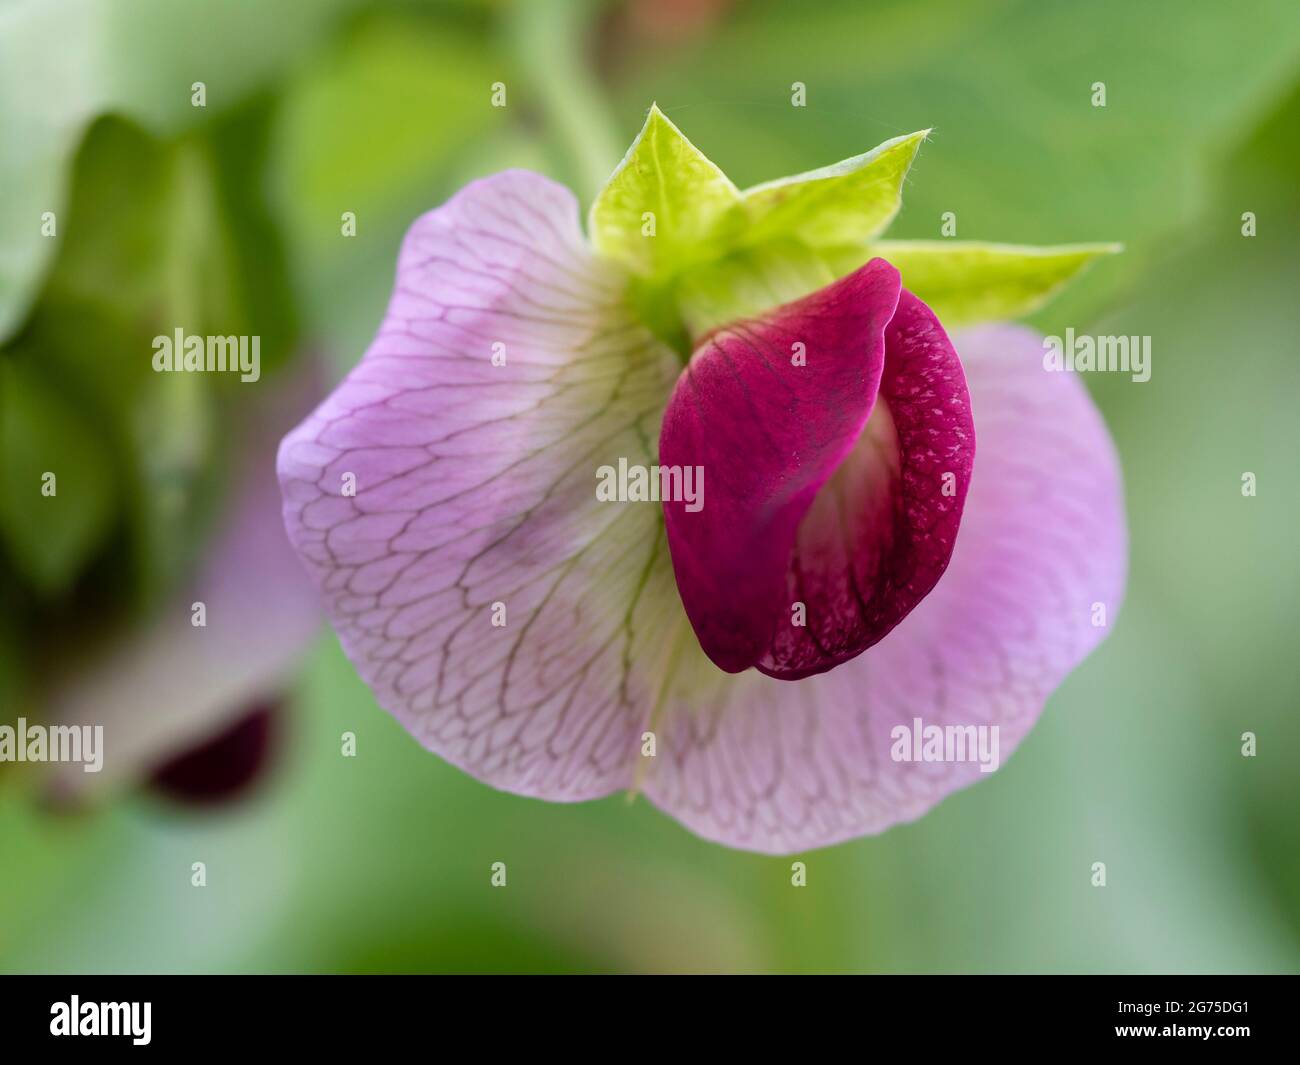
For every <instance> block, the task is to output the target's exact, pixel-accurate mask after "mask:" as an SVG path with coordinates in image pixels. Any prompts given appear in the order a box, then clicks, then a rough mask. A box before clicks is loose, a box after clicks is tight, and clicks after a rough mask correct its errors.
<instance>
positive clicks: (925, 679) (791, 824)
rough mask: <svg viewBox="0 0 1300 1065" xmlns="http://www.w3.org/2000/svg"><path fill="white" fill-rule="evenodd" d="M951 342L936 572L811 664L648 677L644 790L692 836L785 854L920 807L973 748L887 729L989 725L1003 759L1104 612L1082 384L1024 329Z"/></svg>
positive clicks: (1092, 428) (1113, 597) (1101, 522)
mask: <svg viewBox="0 0 1300 1065" xmlns="http://www.w3.org/2000/svg"><path fill="white" fill-rule="evenodd" d="M955 344H956V347H957V350H958V351H959V352H960V353H961V356H962V361H963V365H964V367H965V371H966V378H967V384H968V387H969V391H970V398H971V405H972V409H973V411H974V418H975V431H976V433H977V435H978V438H979V451H978V455H977V457H976V460H975V467H974V471H973V474H972V478H971V485H970V490H969V494H968V496H967V498H966V505H965V512H964V515H963V518H962V525H961V532H960V534H959V535H958V538H957V545H956V550H955V551H954V553H953V556H952V560H951V562H950V563H949V566H948V569H947V572H946V573H945V574H944V576H943V578H942V579H941V580H940V582H939V584H938V585H937V587H936V588H935V589H934V590H933V591H932V592H931V593H930V595H929V596H928V597H927V598H926V599H925V600H924V601H923V602H922V603H921V604H920V605H919V606H918V607H917V608H916V609H915V610H914V611H913V612H912V613H911V614H910V615H909V616H908V617H907V619H906V620H905V621H904V622H903V623H902V624H901V625H899V626H898V627H897V628H896V629H895V630H894V631H893V632H892V633H891V634H890V635H889V636H888V637H886V638H885V639H884V640H883V641H881V642H880V643H879V644H877V645H876V646H875V647H874V648H872V649H871V650H870V651H869V652H868V653H866V654H865V655H862V656H861V657H859V658H857V659H855V660H853V661H852V662H849V663H847V664H845V665H843V666H840V667H839V668H837V669H834V670H832V671H831V672H829V673H825V674H822V675H819V676H816V677H810V678H808V679H806V680H802V681H799V682H798V683H795V684H788V683H783V682H781V681H778V680H773V679H771V678H768V677H764V676H760V675H757V674H755V673H752V672H751V673H746V674H743V675H741V676H739V677H728V678H725V684H719V683H718V682H717V680H716V679H713V678H711V677H710V675H709V673H708V672H707V670H705V669H702V668H700V667H699V664H698V663H696V664H695V665H694V666H693V667H692V668H689V669H686V670H683V671H681V672H679V674H678V677H677V678H676V679H675V680H674V683H673V685H672V687H671V688H670V689H669V690H668V691H667V692H666V693H665V698H664V705H663V707H662V709H661V711H660V713H659V715H658V718H659V720H660V721H661V722H662V724H661V726H660V731H661V733H662V735H661V737H660V742H659V747H658V751H657V755H656V758H655V759H654V761H655V763H656V764H655V765H654V766H653V768H652V769H649V770H648V771H647V772H646V774H645V783H644V791H645V793H646V794H647V795H648V796H649V797H650V799H651V800H652V801H653V802H655V804H656V805H658V806H660V807H661V808H662V809H664V810H665V811H667V812H668V813H670V814H672V815H673V816H674V817H676V818H677V819H678V820H680V821H682V822H683V823H684V824H686V825H687V826H688V827H689V828H691V829H692V830H693V831H695V832H697V833H698V834H700V835H701V836H704V837H706V838H708V839H712V840H717V841H718V842H721V843H726V844H728V845H731V846H735V847H743V848H746V849H750V850H758V851H766V852H771V853H791V852H795V851H801V850H807V849H810V848H813V847H819V846H825V845H827V844H831V843H836V842H839V841H841V840H845V839H850V838H853V837H855V836H859V835H863V834H869V833H875V832H880V831H883V830H884V829H886V828H888V827H889V826H891V825H893V824H896V823H898V822H901V821H907V820H911V819H913V818H915V817H918V816H920V815H921V814H923V813H924V812H926V811H927V810H929V809H930V808H931V807H933V806H934V805H935V804H936V803H937V802H939V801H940V800H941V799H942V798H944V797H945V796H946V795H948V794H950V793H951V792H953V791H955V790H956V789H958V788H961V787H963V786H965V785H967V784H970V783H972V782H973V781H975V780H977V779H979V778H980V777H981V775H982V773H981V770H980V766H979V764H978V762H977V761H968V762H959V763H954V762H905V761H895V760H894V759H893V757H892V755H891V748H892V747H893V737H892V735H891V733H892V730H894V729H895V728H896V727H898V726H902V727H907V728H910V727H912V725H913V722H914V720H915V719H918V718H919V719H920V720H921V721H922V723H923V724H924V725H929V724H934V725H939V726H944V725H953V726H967V725H969V726H975V727H978V726H981V725H985V726H997V727H998V730H999V731H998V733H997V736H998V756H999V760H1000V761H1005V760H1006V758H1007V757H1008V756H1009V755H1010V754H1011V752H1012V751H1013V750H1014V749H1015V747H1016V746H1017V744H1018V743H1019V742H1020V740H1021V739H1022V738H1023V737H1024V735H1025V734H1026V732H1028V730H1029V729H1030V727H1032V725H1033V723H1034V722H1035V721H1036V720H1037V718H1038V715H1039V713H1040V712H1041V711H1042V708H1043V706H1044V704H1045V702H1046V700H1047V698H1048V697H1049V696H1050V695H1051V693H1052V691H1053V690H1054V689H1055V688H1056V687H1057V686H1058V685H1059V684H1060V683H1061V682H1062V680H1064V679H1065V677H1066V676H1067V675H1068V674H1069V673H1070V671H1071V670H1073V669H1074V668H1075V666H1077V665H1078V664H1079V663H1080V662H1081V661H1082V660H1083V659H1084V658H1085V657H1086V656H1087V655H1088V654H1089V652H1090V651H1091V650H1092V649H1093V648H1094V647H1096V645H1097V644H1098V643H1099V642H1100V641H1101V640H1102V639H1103V638H1104V637H1105V635H1106V633H1107V632H1108V631H1109V627H1110V626H1111V625H1113V624H1114V621H1115V617H1116V614H1117V613H1118V610H1119V606H1120V602H1121V599H1122V597H1123V590H1124V579H1125V567H1126V552H1127V546H1126V533H1125V526H1124V515H1123V498H1122V486H1121V482H1120V471H1119V464H1118V460H1117V456H1116V453H1115V448H1114V445H1113V443H1112V442H1111V439H1110V436H1109V434H1108V432H1107V430H1106V427H1105V425H1104V424H1103V422H1102V420H1101V417H1100V415H1099V414H1098V412H1097V410H1096V408H1095V407H1094V406H1093V404H1092V401H1091V399H1090V398H1089V396H1088V393H1087V390H1086V389H1085V388H1084V386H1083V384H1082V383H1081V382H1080V381H1079V380H1078V379H1077V378H1076V377H1074V376H1073V375H1067V374H1057V373H1052V372H1049V371H1046V370H1044V368H1043V365H1042V346H1041V342H1040V339H1039V338H1038V337H1037V336H1036V335H1035V334H1034V333H1033V332H1031V331H1029V330H1027V329H1022V328H1019V327H1013V326H993V327H986V328H982V329H978V330H973V331H971V332H968V333H966V334H964V335H963V336H959V337H957V338H955ZM1098 605H1100V606H1101V607H1102V608H1104V615H1103V614H1102V612H1101V611H1099V610H1098ZM1103 618H1104V624H1097V623H1096V622H1098V621H1099V619H1103ZM698 657H699V658H701V659H702V657H703V656H702V655H701V656H698ZM715 676H716V674H715Z"/></svg>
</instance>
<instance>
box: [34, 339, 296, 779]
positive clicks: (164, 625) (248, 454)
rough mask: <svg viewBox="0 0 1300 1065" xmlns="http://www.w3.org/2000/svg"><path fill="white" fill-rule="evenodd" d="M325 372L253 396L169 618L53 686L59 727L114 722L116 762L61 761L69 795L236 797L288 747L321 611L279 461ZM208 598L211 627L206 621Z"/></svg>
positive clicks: (161, 616) (108, 726) (109, 734)
mask: <svg viewBox="0 0 1300 1065" xmlns="http://www.w3.org/2000/svg"><path fill="white" fill-rule="evenodd" d="M319 376H320V375H319V373H318V371H317V368H316V366H315V365H314V363H313V362H311V361H309V360H304V362H303V364H302V365H301V366H296V367H294V368H293V369H292V370H291V371H290V372H289V374H288V376H287V379H279V380H273V379H267V380H266V381H265V387H266V390H265V391H264V392H263V393H261V394H257V395H255V396H254V397H251V398H250V400H249V401H248V403H247V405H246V406H245V407H244V408H243V409H242V411H241V414H242V416H243V417H242V420H241V422H240V430H241V432H240V434H239V441H240V445H239V447H238V448H237V449H236V451H235V453H234V454H233V455H232V470H231V482H232V483H231V486H230V492H229V498H228V499H227V500H226V506H225V507H224V508H223V514H222V516H221V519H220V521H219V522H218V523H217V525H216V527H215V528H214V530H213V534H212V537H211V540H210V542H209V543H208V544H207V545H206V546H205V550H204V552H203V555H202V558H201V559H200V560H199V564H198V565H197V567H196V571H195V573H194V574H193V575H192V577H191V579H190V580H189V581H188V582H186V583H185V584H184V585H183V586H182V587H180V588H178V589H177V591H176V593H175V594H174V595H172V596H170V597H169V598H168V600H167V601H166V602H165V603H164V604H163V609H162V610H161V611H160V612H159V613H158V615H157V616H156V617H154V618H152V619H151V620H150V621H149V622H148V623H147V624H145V625H143V626H141V627H140V628H139V629H137V630H135V631H132V632H129V633H126V634H123V635H122V636H121V637H120V638H119V639H118V640H116V641H114V642H112V643H110V644H109V645H107V646H105V647H103V648H101V649H100V650H99V653H97V654H95V655H94V656H93V657H92V658H91V659H90V660H89V661H87V662H82V663H78V664H77V668H75V669H69V670H68V671H67V672H66V675H64V676H63V677H61V678H60V681H59V683H58V684H57V685H55V687H54V690H53V691H52V692H51V693H50V694H49V698H48V703H49V705H48V707H47V712H48V715H49V718H50V721H51V723H52V724H56V725H61V726H75V727H94V726H96V725H100V726H102V727H103V730H104V748H105V757H104V765H103V770H102V772H98V773H85V772H83V771H82V767H81V766H80V765H77V764H74V763H61V764H56V765H54V766H52V767H51V769H52V773H51V779H50V781H49V783H48V793H49V797H50V798H51V799H52V800H54V801H55V803H56V804H67V805H77V804H80V803H82V802H85V801H88V800H91V799H94V798H96V797H99V796H101V795H103V794H108V793H111V792H113V791H114V790H119V789H122V788H124V787H128V786H131V785H134V784H136V783H138V782H140V781H141V780H144V781H148V782H149V783H150V784H151V785H152V786H153V787H154V788H155V789H156V790H158V791H160V792H162V793H163V794H165V795H166V796H168V797H169V798H171V799H174V800H177V801H181V802H184V803H187V804H207V803H210V802H214V801H218V800H224V799H227V798H233V797H235V796H237V795H240V794H242V793H244V792H245V791H246V790H247V789H248V787H249V785H251V784H252V783H253V782H254V781H255V780H256V779H257V778H258V777H259V775H260V773H261V771H262V770H263V769H264V768H265V767H266V765H267V763H268V760H269V759H270V758H271V756H272V755H273V754H274V753H275V748H276V746H277V740H278V739H279V736H280V733H281V732H282V729H283V724H282V722H281V721H280V716H281V715H280V713H279V707H280V703H281V701H282V697H283V695H284V694H285V692H286V691H287V690H288V688H289V687H290V684H291V680H292V676H293V674H294V672H295V671H296V669H297V668H298V665H299V663H300V661H301V659H302V656H303V655H304V654H305V653H306V650H307V648H308V646H309V645H310V644H311V642H312V640H313V639H314V638H315V636H316V634H317V632H318V631H319V628H320V611H319V606H318V601H317V598H316V595H315V593H314V589H313V588H312V587H311V585H310V584H309V583H308V581H307V580H306V579H305V577H304V575H303V573H302V570H301V567H300V566H299V564H298V563H297V560H296V559H295V558H294V556H293V552H292V550H291V549H290V546H289V544H288V542H286V540H285V537H284V532H283V528H282V526H281V524H280V522H279V520H278V509H279V500H278V493H277V491H276V483H275V477H274V476H273V475H272V472H271V469H270V466H271V462H272V455H273V454H274V451H275V447H276V444H277V442H278V440H279V437H280V434H281V433H283V432H284V431H285V429H286V427H288V426H292V425H293V424H294V422H295V421H297V420H298V419H299V418H301V417H302V415H303V412H304V411H306V410H308V409H310V407H311V406H312V405H313V404H314V403H315V402H316V401H317V400H319V398H320V396H321V389H320V388H319V386H318V378H319ZM259 387H263V386H259ZM198 605H201V606H202V608H203V625H202V626H201V627H196V626H195V625H193V624H192V619H193V616H194V609H195V607H196V606H198Z"/></svg>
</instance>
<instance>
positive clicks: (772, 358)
mask: <svg viewBox="0 0 1300 1065" xmlns="http://www.w3.org/2000/svg"><path fill="white" fill-rule="evenodd" d="M864 426H865V430H864ZM974 445H975V438H974V432H973V430H972V426H971V417H970V406H969V401H968V397H967V394H966V384H965V380H964V379H963V376H962V370H961V364H960V362H959V361H958V359H957V355H956V353H955V352H954V351H953V349H952V345H951V344H950V343H949V341H948V338H947V336H946V335H945V333H944V331H943V328H942V327H941V326H940V325H939V322H938V320H937V319H936V318H935V317H934V315H933V314H932V313H931V312H930V310H929V309H928V308H927V307H926V306H925V305H924V304H923V303H921V301H920V300H918V299H917V298H916V297H915V296H913V295H911V293H908V292H901V293H900V289H899V282H898V273H897V271H896V270H894V268H893V267H892V266H890V265H889V264H888V263H886V262H885V261H884V260H883V259H875V260H873V261H872V262H870V263H868V264H867V265H866V266H864V267H862V268H861V269H860V270H858V271H857V272H855V273H853V274H850V275H849V276H847V277H845V278H843V279H842V280H840V281H838V282H836V283H835V284H833V285H830V286H828V287H826V288H824V289H822V290H820V291H819V292H816V293H813V294H812V295H811V296H808V297H805V298H804V299H801V300H798V301H796V302H795V303H791V304H788V305H786V306H784V307H781V308H778V309H776V310H774V311H772V312H769V313H768V314H765V315H763V316H761V317H759V318H757V319H755V320H752V321H746V322H740V323H736V324H733V325H729V326H727V327H725V328H724V329H722V330H720V331H719V332H718V333H716V334H714V335H713V336H712V337H710V338H709V339H708V340H707V341H706V342H705V343H704V344H703V345H702V346H701V347H700V349H699V350H698V351H697V352H696V353H695V355H694V356H693V357H692V359H691V362H690V365H689V366H688V368H687V370H686V372H685V373H684V374H683V375H682V378H681V380H680V381H679V382H678V384H677V387H676V389H675V391H674V393H673V398H672V401H671V402H670V403H669V405H668V410H667V412H666V414H665V416H664V429H663V434H662V438H661V443H660V449H661V453H662V462H663V463H664V464H665V465H668V466H673V467H675V466H682V467H686V466H698V467H700V468H701V469H702V470H703V473H704V483H705V493H704V505H703V507H702V508H699V509H697V510H695V511H694V512H692V510H691V509H690V507H689V506H688V505H687V504H686V502H685V501H682V500H676V501H670V502H665V504H664V519H665V523H666V526H667V533H668V543H669V547H670V548H671V551H672V558H673V567H674V570H675V572H676V576H677V586H678V589H679V590H680V592H681V596H682V603H683V605H684V606H685V608H686V613H687V616H688V617H689V618H690V619H691V624H692V625H693V626H694V628H695V632H696V635H697V636H698V637H699V640H700V644H701V646H702V647H703V648H704V650H705V652H706V653H707V654H708V655H709V657H710V658H711V659H712V660H713V661H714V662H715V663H716V664H717V665H718V666H720V667H721V668H722V669H724V670H727V671H728V672H739V671H741V670H744V669H747V668H748V667H750V666H752V665H757V666H758V668H759V669H760V670H762V671H763V672H765V673H768V674H770V675H772V676H774V677H780V678H782V679H787V680H794V679H797V678H799V677H805V676H809V675H811V674H814V673H821V672H825V671H826V670H828V669H831V668H832V667H834V666H836V665H838V664H840V663H842V662H845V661H847V660H849V659H851V658H853V657H855V656H856V655H859V654H861V653H862V652H863V651H864V650H866V649H867V648H868V647H870V646H871V645H872V644H874V643H876V642H877V641H878V640H880V639H882V638H883V637H884V636H885V635H886V634H887V633H888V632H889V631H890V629H892V628H893V627H894V626H895V625H896V624H898V622H899V621H901V620H902V619H903V618H904V617H905V616H906V615H907V613H908V612H909V611H910V610H911V609H912V608H913V607H915V606H916V604H917V603H918V602H920V601H921V599H922V598H924V596H925V595H926V594H927V593H928V592H929V591H930V589H931V588H932V587H934V584H935V582H936V581H937V580H938V579H939V577H940V576H941V575H942V573H943V570H944V567H945V566H946V565H947V563H948V558H949V556H950V555H951V553H952V548H953V544H954V543H955V541H956V536H957V527H958V524H959V522H960V520H961V510H962V502H963V500H964V498H965V495H966V489H967V484H968V481H969V474H970V466H971V462H972V459H973V454H974Z"/></svg>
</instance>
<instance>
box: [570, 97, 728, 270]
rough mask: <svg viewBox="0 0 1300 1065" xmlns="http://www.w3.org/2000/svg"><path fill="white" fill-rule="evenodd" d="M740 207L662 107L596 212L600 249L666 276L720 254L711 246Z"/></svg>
mask: <svg viewBox="0 0 1300 1065" xmlns="http://www.w3.org/2000/svg"><path fill="white" fill-rule="evenodd" d="M740 202H741V196H740V191H739V190H738V189H737V188H736V186H735V185H733V184H732V183H731V181H730V179H728V177H727V175H726V174H724V173H723V172H722V171H721V170H719V169H718V168H717V167H716V166H715V165H714V164H713V163H711V162H710V161H709V160H708V159H707V158H706V157H705V155H704V153H703V152H701V151H700V150H699V149H698V148H696V147H695V145H693V144H692V143H691V142H690V141H688V140H687V139H686V138H685V137H684V136H683V135H682V132H681V130H679V129H678V128H677V127H676V126H674V125H673V124H672V123H671V122H669V121H668V119H667V118H666V117H665V116H664V113H663V112H662V111H660V110H659V108H658V107H657V106H652V107H651V108H650V115H649V117H648V118H647V119H646V121H645V126H644V127H642V129H641V132H640V133H639V134H638V135H637V138H636V140H635V141H633V142H632V147H631V148H629V149H628V152H627V155H625V156H624V157H623V161H622V162H621V163H619V164H618V167H617V169H616V170H615V171H614V173H613V176H612V177H610V179H609V181H608V182H607V183H606V185H605V187H604V188H603V189H601V191H600V193H599V194H598V195H597V196H596V202H595V203H593V204H592V206H591V217H590V224H589V231H590V235H591V240H592V243H593V244H594V245H595V247H596V250H597V251H599V252H601V253H603V254H605V255H608V256H609V257H610V258H613V259H617V260H619V261H620V262H622V263H624V264H625V265H626V266H628V267H629V268H630V269H631V270H632V271H633V272H635V273H638V274H642V275H646V276H651V277H666V276H670V275H672V274H673V273H676V272H678V271H679V270H681V269H682V268H683V267H685V266H688V265H690V264H691V263H692V262H698V261H701V260H707V259H709V258H712V257H713V256H715V255H717V254H718V250H719V249H718V247H717V245H716V244H713V240H714V238H715V236H716V234H717V233H718V230H719V227H720V226H722V225H723V224H724V220H727V219H731V220H732V221H733V223H734V221H735V220H736V219H735V216H734V214H733V212H734V211H735V210H736V209H737V207H738V206H739V204H740Z"/></svg>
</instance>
